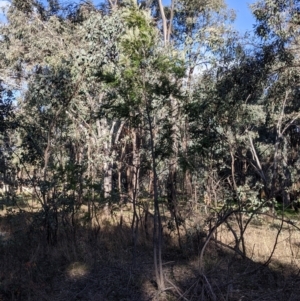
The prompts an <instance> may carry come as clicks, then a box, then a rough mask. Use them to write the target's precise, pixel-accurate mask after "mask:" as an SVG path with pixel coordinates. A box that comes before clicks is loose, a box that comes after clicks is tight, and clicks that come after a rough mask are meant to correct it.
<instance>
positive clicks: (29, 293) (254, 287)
mask: <svg viewBox="0 0 300 301" xmlns="http://www.w3.org/2000/svg"><path fill="white" fill-rule="evenodd" d="M38 214H39V213H25V212H23V213H19V214H17V213H14V214H10V215H8V216H4V217H0V231H1V233H2V235H0V300H1V301H6V300H39V301H40V300H51V301H56V300H57V301H59V300H85V301H98V300H99V301H101V300H105V301H106V300H107V301H115V300H116V301H121V300H123V301H125V300H128V301H129V300H130V301H135V300H136V301H148V300H149V301H150V300H162V301H164V300H189V301H193V300H203V301H204V300H233V301H234V300H244V301H245V300H291V301H292V300H299V296H300V287H299V283H300V278H299V275H298V270H296V269H295V267H293V265H292V264H291V265H283V264H281V263H280V261H275V260H274V261H272V268H271V267H265V266H263V265H262V264H259V263H255V262H253V261H252V260H250V259H241V258H240V257H239V256H237V255H236V254H235V253H234V252H233V251H232V250H229V249H227V248H224V247H223V246H221V245H220V244H218V243H216V242H214V241H212V242H211V243H210V245H209V246H208V248H207V250H206V256H205V257H204V261H205V272H204V274H201V275H200V274H199V269H198V254H199V251H200V250H201V247H202V246H203V242H204V240H205V234H204V233H201V232H197V231H195V232H193V233H191V234H189V235H186V236H185V237H184V238H183V241H182V245H183V247H182V249H179V248H178V247H177V243H176V242H175V241H173V240H171V239H170V238H169V239H166V240H165V245H164V250H163V260H164V273H165V276H166V287H167V290H166V293H165V294H164V295H158V294H157V290H156V286H155V277H154V272H153V263H152V262H153V260H152V241H151V239H150V240H147V239H146V238H145V235H144V234H143V232H142V231H141V233H140V235H139V242H138V246H137V252H136V254H137V255H136V259H135V264H134V265H133V260H132V251H133V244H132V242H131V230H130V228H129V227H127V226H126V225H123V226H122V227H120V226H119V225H112V224H111V223H110V222H109V221H106V222H104V223H102V226H101V228H100V229H99V228H98V229H97V228H89V227H85V226H83V225H80V224H77V225H76V227H71V226H70V225H69V224H68V225H64V227H63V226H62V225H60V227H59V233H58V242H57V244H56V245H55V246H49V245H48V244H47V243H46V236H45V231H44V229H43V227H42V225H39V224H38V223H37V222H36V220H37V217H38Z"/></svg>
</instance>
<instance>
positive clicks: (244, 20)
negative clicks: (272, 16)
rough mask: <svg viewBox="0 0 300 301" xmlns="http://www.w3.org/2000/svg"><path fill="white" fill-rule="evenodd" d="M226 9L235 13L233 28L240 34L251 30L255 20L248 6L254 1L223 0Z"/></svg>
mask: <svg viewBox="0 0 300 301" xmlns="http://www.w3.org/2000/svg"><path fill="white" fill-rule="evenodd" d="M225 1H226V4H227V6H228V8H232V9H234V10H235V11H236V20H235V22H234V25H235V28H236V29H237V30H238V31H240V32H241V33H245V32H246V31H252V30H253V24H254V23H255V20H254V18H253V15H252V13H251V11H250V8H249V4H253V3H254V2H256V1H255V0H225Z"/></svg>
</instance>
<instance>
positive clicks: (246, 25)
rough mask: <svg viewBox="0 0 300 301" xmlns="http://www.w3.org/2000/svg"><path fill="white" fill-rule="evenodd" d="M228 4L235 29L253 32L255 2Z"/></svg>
mask: <svg viewBox="0 0 300 301" xmlns="http://www.w3.org/2000/svg"><path fill="white" fill-rule="evenodd" d="M163 1H164V2H168V1H169V0H163ZM9 2H10V1H8V0H0V16H1V9H2V8H3V7H5V6H7V4H8V3H9ZM65 2H69V3H72V2H78V0H65ZM93 2H94V3H96V4H98V3H100V2H101V0H93ZM225 2H226V3H227V6H228V8H232V9H234V10H235V11H236V21H235V23H234V24H235V27H236V29H237V30H238V31H240V32H241V33H244V32H245V31H251V30H252V29H253V24H254V18H253V17H252V14H251V12H250V9H249V6H248V5H249V4H251V3H254V2H255V0H225Z"/></svg>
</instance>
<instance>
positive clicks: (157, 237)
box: [146, 104, 165, 291]
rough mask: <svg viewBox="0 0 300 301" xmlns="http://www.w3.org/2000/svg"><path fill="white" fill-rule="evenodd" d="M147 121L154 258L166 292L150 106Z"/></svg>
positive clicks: (147, 109)
mask: <svg viewBox="0 0 300 301" xmlns="http://www.w3.org/2000/svg"><path fill="white" fill-rule="evenodd" d="M146 106H147V107H146V111H147V119H148V125H149V131H150V149H151V159H152V172H153V201H154V227H153V257H154V269H155V276H156V282H157V286H158V289H159V291H164V290H165V283H164V275H163V268H162V223H161V215H160V211H159V202H158V179H157V172H156V158H155V146H154V132H153V131H154V129H153V124H152V120H151V116H150V112H149V110H150V109H149V104H147V105H146Z"/></svg>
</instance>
